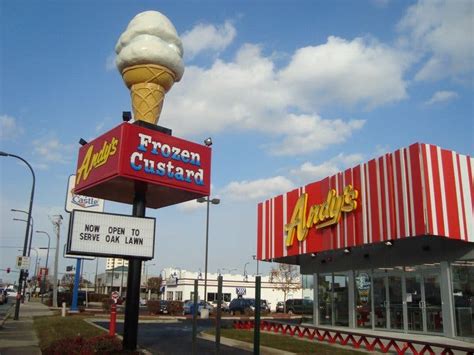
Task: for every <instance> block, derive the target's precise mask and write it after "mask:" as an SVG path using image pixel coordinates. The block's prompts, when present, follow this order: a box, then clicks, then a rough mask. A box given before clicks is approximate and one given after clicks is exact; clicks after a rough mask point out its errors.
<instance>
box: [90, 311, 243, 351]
mask: <svg viewBox="0 0 474 355" xmlns="http://www.w3.org/2000/svg"><path fill="white" fill-rule="evenodd" d="M95 323H96V324H98V325H100V326H101V327H104V328H106V329H108V327H109V323H108V322H95ZM222 326H226V325H225V324H223V325H222ZM229 326H230V323H229ZM211 328H215V325H214V321H213V320H198V327H197V332H198V333H199V332H200V331H203V330H205V329H211ZM192 329H193V328H192V321H191V320H190V319H187V320H178V321H177V322H174V323H168V322H166V323H140V324H139V325H138V339H137V343H138V346H139V347H140V348H145V349H147V350H149V351H151V352H152V353H153V354H167V355H168V354H171V355H173V354H191V353H192ZM117 333H118V334H120V335H122V334H123V323H117ZM215 350H216V345H215V342H213V341H207V340H204V339H199V338H198V339H196V353H197V354H215ZM220 352H221V354H226V355H227V354H252V352H249V351H245V350H242V349H237V348H232V347H228V346H225V345H222V344H221V346H220Z"/></svg>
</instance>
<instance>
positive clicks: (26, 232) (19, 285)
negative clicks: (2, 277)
mask: <svg viewBox="0 0 474 355" xmlns="http://www.w3.org/2000/svg"><path fill="white" fill-rule="evenodd" d="M0 156H1V157H12V158H17V159H20V160H21V161H22V162H23V163H25V164H26V166H28V168H29V169H30V171H31V175H32V177H33V182H32V185H31V194H30V205H29V208H28V219H27V220H28V221H30V220H31V210H32V209H33V199H34V196H35V180H36V178H35V172H34V171H33V168H32V167H31V165H30V163H28V162H27V161H26V160H25V159H23V158H22V157H20V156H18V155H15V154H10V153H6V152H3V151H0ZM29 232H30V224H29V223H26V231H25V241H24V244H23V256H26V249H27V248H28V233H29ZM22 285H23V269H21V270H20V276H19V278H18V291H19V292H18V293H17V297H16V305H15V316H14V317H13V319H14V320H18V318H19V314H20V292H21V286H22Z"/></svg>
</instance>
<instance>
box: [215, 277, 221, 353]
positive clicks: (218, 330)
mask: <svg viewBox="0 0 474 355" xmlns="http://www.w3.org/2000/svg"><path fill="white" fill-rule="evenodd" d="M221 315H222V275H219V276H218V277H217V315H216V354H220V351H221Z"/></svg>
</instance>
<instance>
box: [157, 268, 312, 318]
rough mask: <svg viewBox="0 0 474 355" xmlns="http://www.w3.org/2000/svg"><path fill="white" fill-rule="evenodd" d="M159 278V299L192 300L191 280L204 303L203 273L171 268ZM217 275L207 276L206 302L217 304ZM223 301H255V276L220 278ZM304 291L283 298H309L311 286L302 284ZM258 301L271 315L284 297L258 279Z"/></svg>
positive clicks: (269, 280)
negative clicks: (161, 280)
mask: <svg viewBox="0 0 474 355" xmlns="http://www.w3.org/2000/svg"><path fill="white" fill-rule="evenodd" d="M161 276H162V278H163V285H162V294H161V298H162V299H166V300H169V301H185V300H190V299H193V296H194V280H196V279H197V280H198V298H199V299H204V273H201V272H193V271H187V270H181V269H175V268H165V269H163V270H162V274H161ZM218 276H219V274H218V273H207V290H206V291H207V301H209V302H212V301H216V300H217V277H218ZM222 277H223V281H222V293H223V300H224V301H225V302H230V301H231V300H232V299H234V298H237V297H239V296H241V297H244V298H255V275H241V274H240V275H239V274H227V273H223V274H222ZM294 284H296V285H297V286H301V280H299V279H298V280H295V282H294ZM303 284H304V285H307V287H308V288H304V289H303V288H299V289H298V290H296V291H292V292H291V293H289V294H287V299H291V298H312V295H313V290H312V285H311V284H308V283H307V282H305V280H303ZM261 299H264V300H266V301H267V303H269V305H270V308H271V310H272V311H274V310H275V307H276V304H277V303H278V302H279V301H284V293H283V291H282V290H280V289H279V288H278V284H277V283H275V281H274V280H273V279H272V278H271V277H270V276H262V278H261Z"/></svg>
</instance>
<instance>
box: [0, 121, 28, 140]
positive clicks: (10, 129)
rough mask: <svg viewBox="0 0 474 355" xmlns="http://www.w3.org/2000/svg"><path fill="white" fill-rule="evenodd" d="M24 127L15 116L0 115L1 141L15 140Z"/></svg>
mask: <svg viewBox="0 0 474 355" xmlns="http://www.w3.org/2000/svg"><path fill="white" fill-rule="evenodd" d="M23 132H24V130H23V128H22V127H20V126H19V125H18V122H17V120H16V119H15V118H14V117H11V116H8V115H0V141H2V140H5V141H6V140H14V139H15V138H16V137H18V136H20V135H22V134H23Z"/></svg>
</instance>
